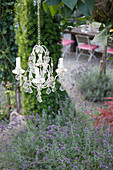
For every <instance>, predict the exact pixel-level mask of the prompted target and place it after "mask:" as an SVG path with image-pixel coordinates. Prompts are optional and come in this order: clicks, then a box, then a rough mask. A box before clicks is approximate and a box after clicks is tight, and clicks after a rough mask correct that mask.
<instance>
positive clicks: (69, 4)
mask: <svg viewBox="0 0 113 170" xmlns="http://www.w3.org/2000/svg"><path fill="white" fill-rule="evenodd" d="M43 6H44V7H45V8H47V7H48V6H49V7H50V9H51V7H53V10H50V12H51V14H52V16H54V15H55V13H58V14H60V15H62V16H63V17H64V18H65V17H67V16H68V17H69V16H71V15H72V13H73V12H74V10H75V9H76V8H78V9H79V11H80V12H81V13H82V14H83V15H85V16H90V15H91V13H92V11H93V9H94V0H71V1H69V0H45V1H44V3H43ZM67 14H68V15H67Z"/></svg>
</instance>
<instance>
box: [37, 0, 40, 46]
mask: <svg viewBox="0 0 113 170" xmlns="http://www.w3.org/2000/svg"><path fill="white" fill-rule="evenodd" d="M39 3H40V0H38V5H37V12H38V17H37V18H38V45H40V10H39Z"/></svg>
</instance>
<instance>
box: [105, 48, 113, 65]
mask: <svg viewBox="0 0 113 170" xmlns="http://www.w3.org/2000/svg"><path fill="white" fill-rule="evenodd" d="M111 55H113V48H108V49H107V58H106V60H109V57H110V56H111ZM112 62H113V60H110V63H111V64H112Z"/></svg>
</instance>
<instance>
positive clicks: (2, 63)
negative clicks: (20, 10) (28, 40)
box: [0, 0, 17, 85]
mask: <svg viewBox="0 0 113 170" xmlns="http://www.w3.org/2000/svg"><path fill="white" fill-rule="evenodd" d="M15 1H16V0H1V1H0V82H2V81H4V83H5V84H6V83H7V81H9V82H11V83H13V85H14V83H15V82H14V81H15V79H14V76H13V74H12V70H13V68H14V67H15V58H16V56H17V46H16V44H15V38H14V37H15V32H14V25H13V24H14V4H15Z"/></svg>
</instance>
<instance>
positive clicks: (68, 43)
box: [61, 38, 75, 57]
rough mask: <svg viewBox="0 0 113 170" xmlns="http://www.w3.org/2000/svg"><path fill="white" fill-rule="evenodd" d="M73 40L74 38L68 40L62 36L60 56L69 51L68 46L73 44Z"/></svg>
mask: <svg viewBox="0 0 113 170" xmlns="http://www.w3.org/2000/svg"><path fill="white" fill-rule="evenodd" d="M74 42H75V41H74V40H68V39H65V38H62V42H61V44H62V45H63V47H64V48H63V54H62V57H64V56H65V55H67V54H68V53H70V52H69V48H70V45H71V44H73V43H74Z"/></svg>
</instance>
